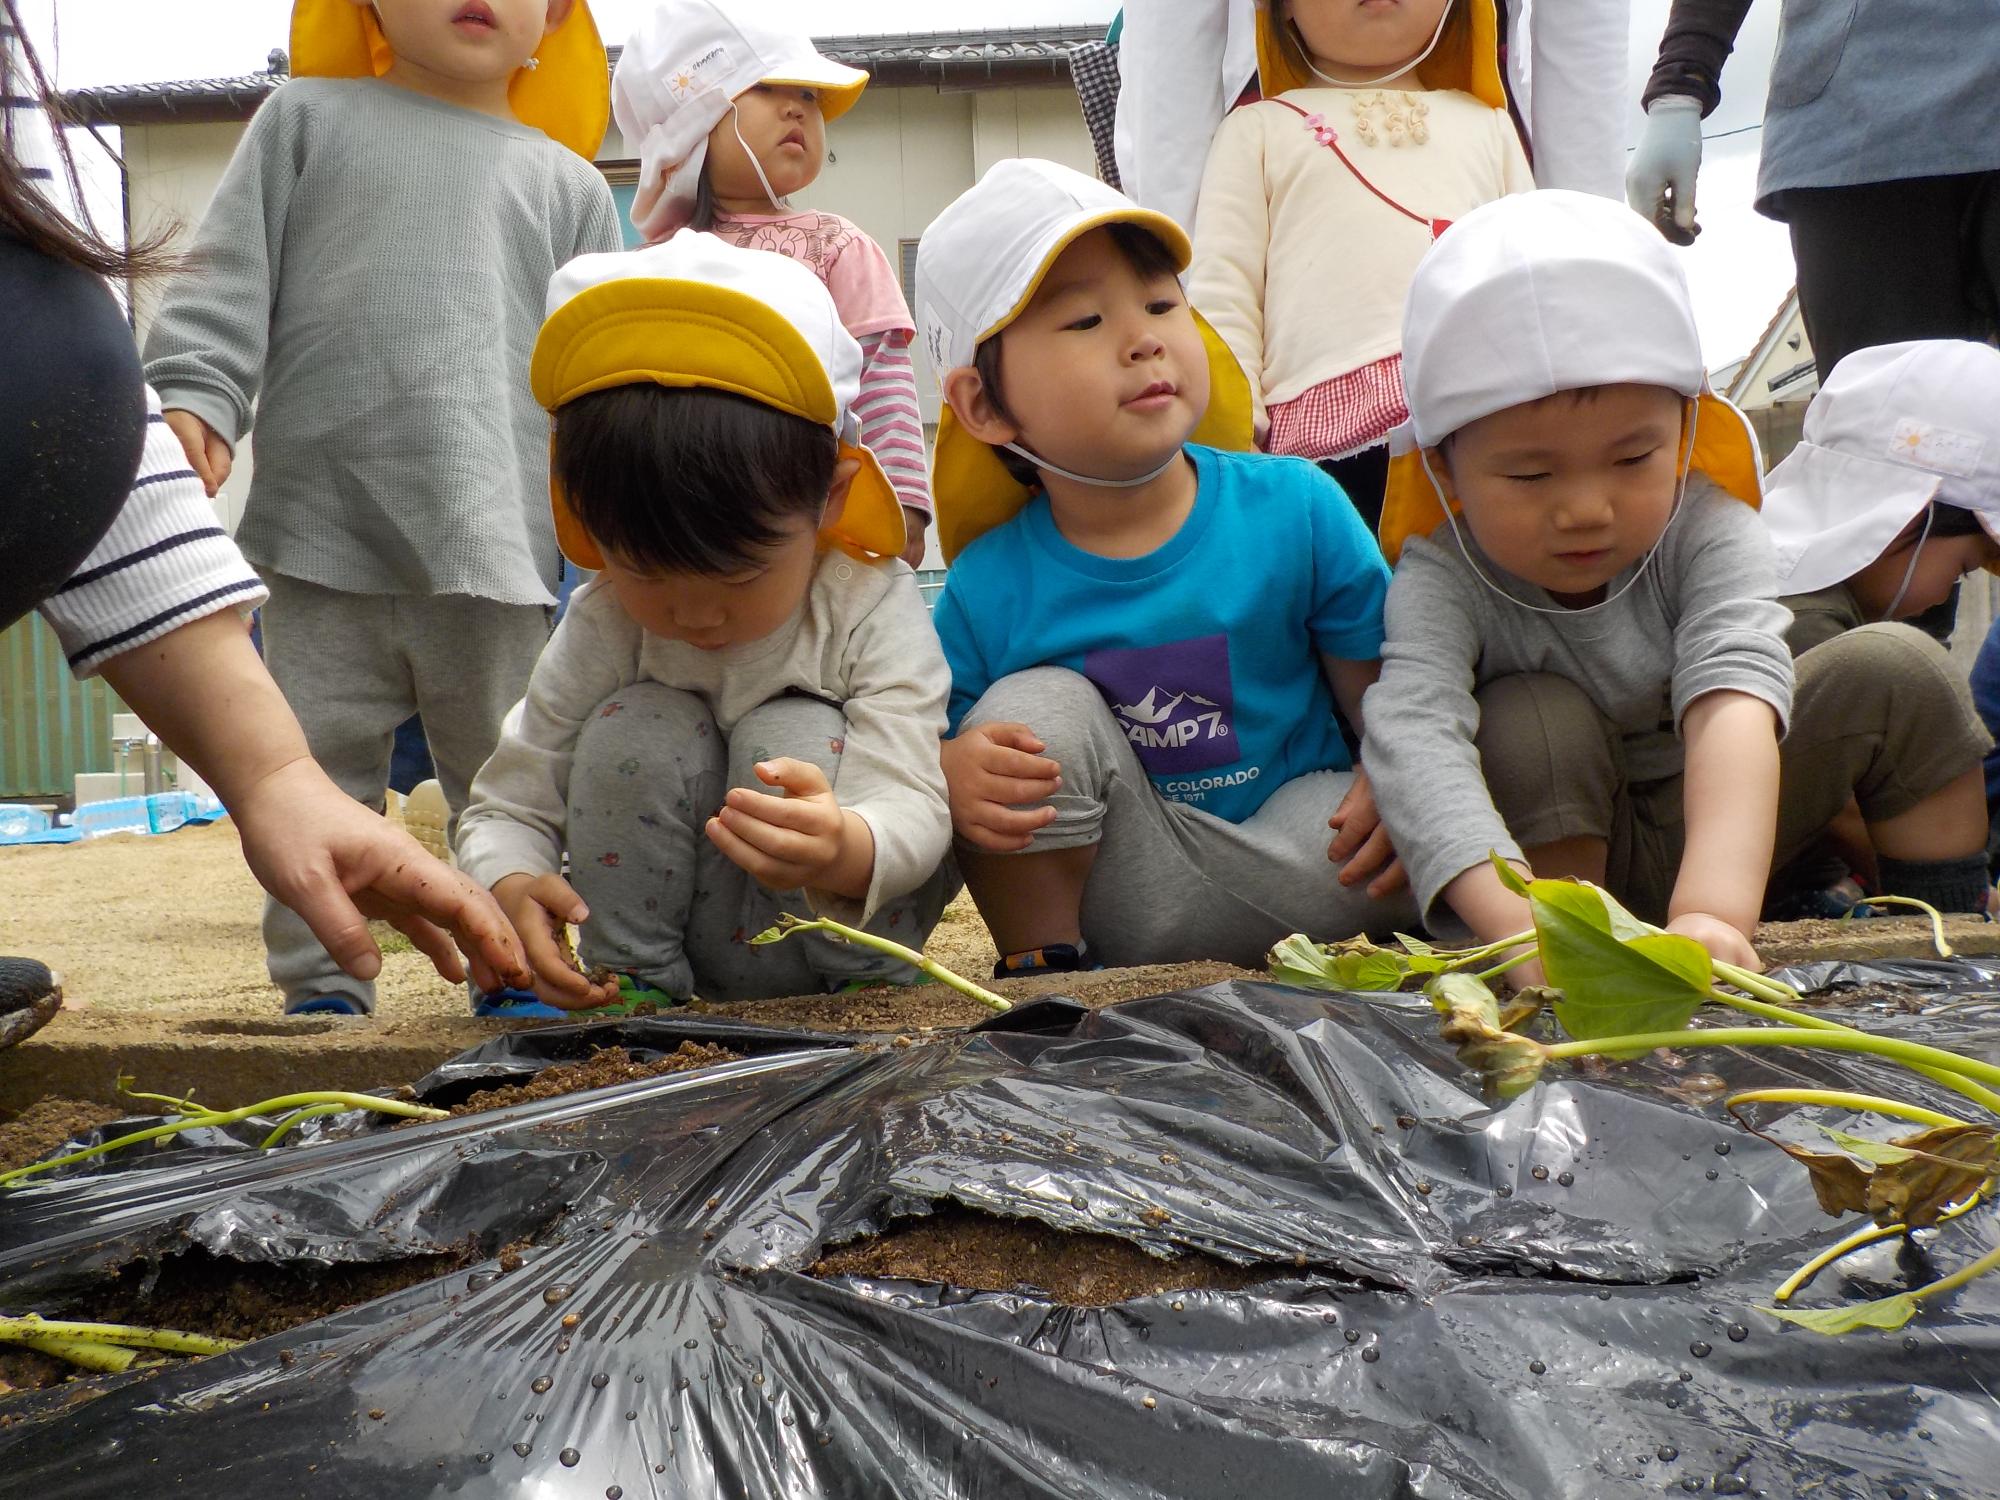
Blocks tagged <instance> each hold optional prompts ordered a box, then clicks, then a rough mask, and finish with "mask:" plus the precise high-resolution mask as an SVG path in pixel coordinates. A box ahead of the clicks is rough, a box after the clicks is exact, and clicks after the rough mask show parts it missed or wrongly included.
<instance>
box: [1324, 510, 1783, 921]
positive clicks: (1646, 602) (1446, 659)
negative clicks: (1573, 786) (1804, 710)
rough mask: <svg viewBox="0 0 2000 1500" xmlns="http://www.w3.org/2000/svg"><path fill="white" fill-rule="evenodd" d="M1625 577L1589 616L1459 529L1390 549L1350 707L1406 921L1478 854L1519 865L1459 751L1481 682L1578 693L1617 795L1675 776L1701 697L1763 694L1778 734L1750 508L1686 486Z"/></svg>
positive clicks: (1765, 566) (1762, 566)
mask: <svg viewBox="0 0 2000 1500" xmlns="http://www.w3.org/2000/svg"><path fill="white" fill-rule="evenodd" d="M1635 566H1636V567H1638V568H1642V569H1643V570H1644V573H1643V576H1642V577H1640V578H1639V579H1638V580H1637V581H1636V582H1632V576H1633V575H1632V573H1631V572H1630V571H1627V572H1626V573H1623V574H1621V575H1620V576H1619V577H1617V578H1615V579H1613V580H1612V582H1611V583H1610V585H1609V587H1608V590H1607V595H1606V599H1605V602H1604V603H1603V604H1601V605H1599V606H1597V607H1596V608H1594V609H1587V610H1563V609H1560V608H1556V607H1555V601H1554V600H1553V599H1551V598H1550V597H1549V596H1548V595H1547V594H1546V593H1544V592H1543V591H1542V590H1541V589H1539V588H1536V587H1535V586H1534V585H1533V584H1530V583H1528V582H1526V581H1525V580H1523V579H1520V578H1517V577H1515V576H1514V575H1512V574H1511V573H1508V572H1506V571H1504V570H1503V569H1501V568H1500V567H1499V566H1498V565H1496V564H1495V563H1494V562H1493V561H1492V560H1491V559H1490V558H1488V557H1487V556H1486V555H1485V553H1483V552H1481V551H1479V550H1478V544H1477V543H1476V542H1474V541H1473V540H1472V538H1471V534H1470V532H1469V531H1468V530H1467V529H1466V528H1465V527H1463V526H1462V525H1461V526H1459V527H1457V528H1452V527H1440V528H1439V529H1438V530H1437V531H1436V532H1434V533H1433V534H1432V535H1430V536H1429V537H1420V538H1416V539H1413V540H1412V541H1411V542H1410V543H1409V544H1408V545H1407V546H1405V547H1404V549H1403V556H1402V560H1401V562H1399V563H1398V564H1397V566H1396V576H1395V579H1394V580H1393V581H1392V582H1391V583H1390V585H1389V601H1388V625H1387V638H1386V639H1385V640H1384V641H1383V643H1382V676H1381V678H1380V680H1379V681H1377V682H1376V684H1375V685H1374V686H1373V687H1371V688H1369V689H1368V694H1367V696H1366V697H1365V698H1364V699H1363V700H1362V705H1361V711H1362V714H1363V716H1364V718H1365V720H1366V723H1367V731H1366V733H1365V735H1364V736H1363V743H1362V746H1361V763H1362V764H1363V765H1364V766H1366V767H1367V768H1368V774H1369V777H1370V778H1371V779H1372V780H1373V782H1374V784H1375V799H1376V801H1377V803H1379V804H1380V806H1381V809H1382V821H1383V822H1385V823H1386V824H1388V825H1389V832H1390V834H1391V836H1393V837H1394V839H1395V841H1396V852H1397V853H1398V854H1400V855H1401V856H1402V857H1403V865H1404V868H1405V869H1407V870H1408V871H1409V874H1410V884H1411V885H1412V886H1413V887H1415V889H1416V892H1417V899H1418V901H1419V902H1420V903H1421V904H1420V906H1419V908H1418V909H1419V910H1420V911H1423V912H1425V913H1429V912H1430V911H1431V909H1432V906H1433V904H1434V903H1435V902H1436V901H1437V899H1438V897H1439V896H1440V895H1441V894H1442V892H1443V890H1444V888H1445V887H1446V886H1447V885H1449V884H1450V883H1451V882H1452V880H1453V879H1454V878H1456V877H1457V876H1459V875H1460V874H1462V873H1464V872H1465V871H1466V870H1469V869H1471V868H1472V867H1473V866H1474V865H1477V864H1483V863H1484V862H1485V860H1486V855H1487V851H1488V850H1494V849H1497V850H1498V851H1499V852H1500V854H1501V855H1502V856H1503V857H1504V858H1508V859H1518V858H1520V855H1521V848H1520V845H1519V844H1517V843H1516V842H1515V841H1514V837H1513V835H1512V834H1510V833H1509V832H1508V831H1507V825H1506V824H1505V823H1504V822H1502V821H1501V818H1500V814H1499V812H1498V811H1497V810H1496V809H1495V808H1494V806H1493V798H1492V795H1491V793H1490V792H1488V790H1487V787H1486V779H1485V775H1484V772H1483V771H1482V769H1481V766H1480V760H1479V750H1478V747H1477V746H1476V745H1475V743H1474V736H1475V735H1476V734H1477V733H1478V731H1479V700H1478V698H1477V697H1476V696H1475V695H1476V694H1477V692H1478V690H1479V689H1480V688H1482V687H1484V686H1485V685H1486V684H1487V683H1489V682H1492V681H1494V680H1495V679H1496V678H1500V677H1507V676H1511V675H1514V674H1516V673H1524V672H1549V673H1553V674H1555V675H1556V676H1558V677H1566V678H1568V679H1569V680H1570V681H1571V682H1573V683H1575V684H1576V685H1577V686H1578V687H1580V688H1582V689H1583V691H1584V692H1585V693H1586V694H1587V695H1588V696H1589V697H1590V700H1591V702H1592V703H1594V704H1595V705H1596V707H1597V711H1598V712H1599V713H1600V714H1602V715H1603V716H1604V718H1605V719H1606V720H1607V721H1609V722H1610V723H1611V724H1612V725H1613V726H1614V727H1615V728H1616V729H1617V731H1618V735H1619V739H1620V746H1621V752H1622V754H1621V763H1622V768H1623V770H1624V773H1625V778H1626V780H1627V781H1628V782H1631V783H1645V782H1653V781H1660V780H1663V779H1664V778H1666V777H1669V776H1678V775H1679V774H1680V773H1681V767H1682V756H1681V743H1680V727H1681V717H1682V715H1683V714H1685V713H1686V711H1687V706H1688V705H1689V704H1690V703H1692V702H1693V701H1694V700H1695V699H1696V698H1698V697H1700V696H1701V695H1702V694H1703V693H1708V692H1714V691H1717V690H1727V691H1730V692H1737V693H1747V694H1749V695H1750V696H1751V697H1753V698H1761V699H1762V700H1763V701H1764V702H1766V703H1768V704H1770V705H1771V707H1772V708H1773V709H1775V710H1776V711H1777V715H1778V721H1779V725H1780V729H1781V732H1782V726H1783V725H1784V723H1785V721H1786V720H1788V719H1789V718H1790V717H1791V711H1792V656H1791V653H1790V652H1789V651H1788V650H1786V649H1785V626H1786V624H1787V622H1788V621H1789V619H1790V616H1789V615H1787V614H1786V612H1785V609H1784V606H1783V605H1781V604H1779V603H1778V602H1777V598H1776V595H1777V592H1778V588H1777V565H1776V564H1775V563H1774V562H1773V561H1772V558H1771V539H1770V534H1769V533H1768V532H1767V531H1766V530H1765V529H1764V523H1763V521H1762V519H1761V518H1760V517H1759V516H1758V515H1757V513H1756V512H1755V511H1753V510H1751V509H1750V507H1749V506H1747V505H1744V504H1742V503H1740V502H1738V501H1736V500H1732V499H1730V498H1729V497H1728V496H1727V495H1725V494H1723V493H1722V491H1721V490H1719V489H1717V488H1716V486H1715V485H1714V484H1713V483H1711V482H1710V481H1709V480H1708V479H1707V478H1706V477H1705V476H1702V475H1695V476H1693V477H1692V478H1690V479H1689V481H1688V486H1687V495H1686V497H1685V498H1684V499H1683V500H1682V502H1681V505H1680V509H1679V511H1678V512H1677V513H1676V514H1675V516H1674V518H1673V519H1672V520H1671V521H1670V522H1669V523H1668V525H1667V530H1666V535H1665V536H1664V537H1663V538H1662V539H1661V540H1660V542H1659V544H1658V546H1657V547H1656V548H1655V550H1654V551H1653V553H1652V555H1651V556H1650V557H1649V558H1648V559H1647V560H1645V561H1644V562H1642V563H1640V564H1636V565H1635ZM1482 574H1483V575H1484V576H1483V577H1482V576H1481V575H1482ZM1627 583H1631V587H1629V588H1627V587H1626V584H1627ZM1503 589H1504V590H1505V591H1506V592H1504V593H1503V592H1501V590H1503ZM1524 604H1526V605H1530V606H1534V607H1532V608H1524V607H1523V606H1524Z"/></svg>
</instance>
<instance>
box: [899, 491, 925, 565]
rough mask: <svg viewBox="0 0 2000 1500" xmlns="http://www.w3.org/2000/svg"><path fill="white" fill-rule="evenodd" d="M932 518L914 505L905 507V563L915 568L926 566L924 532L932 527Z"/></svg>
mask: <svg viewBox="0 0 2000 1500" xmlns="http://www.w3.org/2000/svg"><path fill="white" fill-rule="evenodd" d="M930 524H931V518H930V517H929V516H927V515H925V514H924V513H923V512H922V511H920V510H918V509H917V508H916V507H915V506H914V505H906V506H904V507H903V535H904V537H905V538H907V540H906V541H905V542H904V543H903V561H904V562H906V563H908V564H909V565H910V566H911V567H913V568H921V567H922V566H923V565H924V532H925V530H926V529H927V528H928V527H929V526H930Z"/></svg>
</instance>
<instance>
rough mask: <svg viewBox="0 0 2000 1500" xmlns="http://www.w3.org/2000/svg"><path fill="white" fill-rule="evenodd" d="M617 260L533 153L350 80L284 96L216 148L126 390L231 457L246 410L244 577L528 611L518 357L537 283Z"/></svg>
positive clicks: (591, 206) (564, 156)
mask: <svg viewBox="0 0 2000 1500" xmlns="http://www.w3.org/2000/svg"><path fill="white" fill-rule="evenodd" d="M618 244H619V238H618V220H617V211H616V209H615V207H614V205H613V203H612V200H611V191H610V189H609V188H608V187H607V186H606V184H605V182H604V178H603V176H602V175H601V174H600V173H599V172H598V171H597V169H596V168H595V167H593V166H592V165H591V164H590V163H589V162H586V161H584V160H582V159H581V158H580V157H578V156H576V155H575V154H574V153H572V152H570V151H567V150H565V149H564V148H563V147H561V146H558V145H557V144H556V143H555V142H553V141H551V140H550V139H549V138H548V137H547V136H545V135H543V134H542V133H541V132H540V131H538V130H534V129H531V128H529V127H527V126H525V125H520V124H516V123H515V122H513V121H510V120H500V119H495V118H493V117H491V116H488V115H483V114H478V113H475V112H473V111H471V110H466V109H460V108H458V107H457V106H455V105H450V104H445V103H442V102H440V101H438V100H435V99H430V98H426V97H424V96H423V95H419V94H414V93H411V92H410V91H408V90H407V89H402V88H398V87H396V86H394V85H392V84H386V83H381V82H377V81H375V80H372V79H370V80H352V79H332V78H302V79H296V80H294V81H292V82H290V83H287V84H286V85H284V87H282V88H280V89H279V90H278V91H277V92H276V93H275V94H273V95H272V96H271V97H270V98H269V99H268V100H266V101H265V103H264V105H263V107H262V108H261V109H259V110H258V111H257V114H256V116H255V118H254V119H252V120H251V122H250V128H249V129H248V130H247V131H246V132H245V133H244V136H243V140H242V142H241V143H240V144H239V145H238V146H237V149H236V154H235V156H234V157H232V158H231V160H230V163H229V167H228V170H227V171H226V172H224V174H223V177H222V182H221V184H220V185H219V186H218V187H217V189H216V193H215V197H214V199H213V200H212V201H211V203H210V204H209V207H208V211H207V213H206V214H205V215H204V216H203V218H202V223H201V228H200V231H199V232H198V234H197V235H196V237H195V242H194V246H193V251H192V255H191V262H192V266H193V269H192V270H191V271H190V273H189V274H188V275H187V276H185V277H184V278H182V279H181V280H179V281H177V282H176V283H175V285H174V287H173V288H172V290H171V291H170V293H169V295H168V297H167V299H166V303H165V305H164V306H163V307H162V309H161V311H160V315H159V317H158V319H157V320H156V321H155V322H154V324H153V328H152V331H151V333H150V334H149V335H148V337H147V339H146V377H147V379H148V381H149V382H150V383H151V384H152V385H153V386H154V387H155V388H156V389H157V390H158V391H159V393H160V398H161V400H162V401H163V402H164V403H165V404H166V405H167V406H168V407H181V408H184V409H185V410H188V411H191V412H193V413H194V414H195V415H197V416H199V417H200V418H201V419H202V420H203V421H205V422H207V423H208V424H209V426H211V427H213V428H214V429H215V430H216V432H217V433H219V434H220V435H221V436H222V437H223V438H224V439H226V440H227V441H229V442H230V443H232V444H233V443H235V442H236V440H237V439H238V438H239V437H240V436H241V435H242V434H243V433H244V432H246V431H247V430H248V429H249V427H250V421H251V405H252V403H253V402H254V403H256V408H257V413H256V416H257V468H256V474H255V476H254V478H253V479H252V481H251V487H250V496H249V501H248V504H247V506H246V507H245V510H244V515H243V522H242V525H241V527H240V528H239V529H238V532H237V536H236V540H237V543H238V545H240V546H241V547H242V549H243V553H244V555H245V556H246V557H248V558H249V559H250V560H251V561H252V562H253V563H256V564H258V565H259V566H260V567H262V568H265V569H269V570H272V571H275V572H279V573H284V574H288V575H290V576H292V577H295V578H303V579H306V580H307V581H309V582H312V583H317V584H320V585H322V586H323V587H326V588H333V589H343V590H347V591H349V592H355V593H387V594H472V595H477V596H480V597H483V598H488V599H497V600H500V601H502V602H503V603H511V604H550V603H553V602H554V595H553V589H554V587H555V584H556V581H557V579H558V577H559V576H560V572H561V562H560V559H559V557H558V555H557V552H556V545H555V533H554V528H553V524H552V522H551V520H550V516H549V499H548V419H547V416H546V415H545V414H544V413H543V411H542V409H541V408H540V407H539V406H537V405H536V403H535V398H534V396H533V394H532V393H531V392H530V390H529V388H528V359H529V355H530V354H531V352H532V351H533V349H534V344H535V336H536V334H537V333H538V332H539V331H540V329H541V325H542V308H543V301H544V298H545V296H546V293H547V289H548V284H549V277H550V276H551V275H552V274H553V273H554V272H555V270H556V268H557V267H558V266H560V265H562V264H563V263H564V262H565V261H567V260H569V259H570V258H571V257H573V256H576V255H579V254H582V253H584V252H586V251H599V250H615V249H617V248H618Z"/></svg>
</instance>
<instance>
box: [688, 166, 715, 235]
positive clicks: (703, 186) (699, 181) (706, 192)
mask: <svg viewBox="0 0 2000 1500" xmlns="http://www.w3.org/2000/svg"><path fill="white" fill-rule="evenodd" d="M687 227H688V228H689V229H692V230H693V231H694V232H695V233H696V234H706V233H707V232H708V231H709V230H711V229H713V228H715V189H714V188H713V187H712V186H710V184H709V181H708V163H707V162H706V161H703V162H702V164H701V172H700V174H699V175H698V176H696V178H695V180H694V209H693V210H692V212H690V213H689V215H688V221H687Z"/></svg>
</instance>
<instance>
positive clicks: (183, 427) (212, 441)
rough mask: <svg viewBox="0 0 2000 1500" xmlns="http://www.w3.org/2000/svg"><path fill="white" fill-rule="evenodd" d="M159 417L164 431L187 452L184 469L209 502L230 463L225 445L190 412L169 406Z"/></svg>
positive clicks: (225, 475)
mask: <svg viewBox="0 0 2000 1500" xmlns="http://www.w3.org/2000/svg"><path fill="white" fill-rule="evenodd" d="M161 415H162V416H164V417H165V418H166V422H167V428H168V430H169V431H170V432H172V433H173V435H174V436H175V437H177V438H179V439H180V440H181V447H182V449H183V450H185V451H186V453H187V459H188V467H190V468H192V469H193V470H194V472H195V474H196V475H197V476H198V477H199V478H200V480H201V487H202V488H203V489H205V490H207V491H208V498H209V499H211V500H213V499H214V498H215V492H216V491H217V490H219V489H221V488H222V486H223V485H224V483H226V482H227V481H228V479H229V468H230V465H231V464H232V463H233V462H234V458H233V456H232V455H231V453H230V451H229V444H227V443H225V442H223V440H222V437H221V435H220V434H219V433H217V432H216V430H215V429H214V428H213V427H211V426H209V425H208V423H206V422H204V421H202V419H201V418H200V417H197V416H196V415H195V414H194V413H193V412H191V411H183V410H181V408H179V407H177V406H170V407H168V408H167V409H166V411H165V412H163V413H162V414H161Z"/></svg>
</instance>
